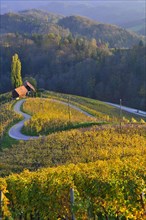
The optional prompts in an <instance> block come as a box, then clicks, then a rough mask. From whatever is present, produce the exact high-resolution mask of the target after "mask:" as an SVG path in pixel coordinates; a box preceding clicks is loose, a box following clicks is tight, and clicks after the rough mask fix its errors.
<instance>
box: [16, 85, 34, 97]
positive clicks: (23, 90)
mask: <svg viewBox="0 0 146 220" xmlns="http://www.w3.org/2000/svg"><path fill="white" fill-rule="evenodd" d="M31 92H35V88H34V87H33V86H32V85H31V84H30V83H29V82H28V81H26V82H25V83H24V85H23V86H20V87H18V88H16V89H14V90H13V91H12V97H13V98H24V97H26V96H27V95H28V94H29V93H31Z"/></svg>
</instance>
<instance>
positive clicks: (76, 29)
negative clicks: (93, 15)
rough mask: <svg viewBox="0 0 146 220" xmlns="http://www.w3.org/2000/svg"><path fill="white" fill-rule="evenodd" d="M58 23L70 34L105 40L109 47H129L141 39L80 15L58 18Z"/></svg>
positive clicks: (116, 27)
mask: <svg viewBox="0 0 146 220" xmlns="http://www.w3.org/2000/svg"><path fill="white" fill-rule="evenodd" d="M59 25H61V26H62V27H64V28H68V29H69V30H70V31H71V33H72V34H74V35H81V36H86V37H88V38H89V39H91V38H95V39H96V40H97V41H99V40H101V41H103V42H107V43H108V44H109V46H110V47H118V48H121V47H126V48H129V47H131V46H133V45H135V44H137V43H138V42H139V40H140V39H143V38H142V37H140V36H139V35H137V34H135V33H133V32H129V31H127V30H125V29H123V28H121V27H118V26H116V25H111V24H103V23H98V22H95V21H93V20H90V19H88V18H85V17H81V16H69V17H65V18H62V19H60V20H59Z"/></svg>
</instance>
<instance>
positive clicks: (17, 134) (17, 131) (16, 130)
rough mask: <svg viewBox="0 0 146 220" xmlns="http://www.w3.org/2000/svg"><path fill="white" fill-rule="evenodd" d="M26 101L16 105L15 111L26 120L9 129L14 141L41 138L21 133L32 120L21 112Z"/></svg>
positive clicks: (23, 100) (75, 107)
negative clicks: (26, 123) (28, 121)
mask: <svg viewBox="0 0 146 220" xmlns="http://www.w3.org/2000/svg"><path fill="white" fill-rule="evenodd" d="M25 101H26V100H25V99H22V100H19V101H18V102H17V103H16V104H15V105H14V111H15V112H16V113H18V114H21V115H22V116H23V117H24V119H23V120H22V121H20V122H18V123H17V124H15V125H13V126H12V127H11V128H10V129H9V132H8V134H9V136H10V137H11V138H13V139H16V140H25V141H27V140H30V139H37V138H39V136H27V135H24V134H22V133H21V130H22V127H23V126H24V123H25V122H26V121H27V120H29V119H30V118H31V116H30V115H28V114H26V113H24V112H22V111H21V105H22V104H23V103H24V102H25ZM51 101H54V102H59V103H61V104H65V105H68V103H66V102H63V101H58V100H51ZM69 106H70V107H71V108H73V109H76V110H77V111H79V112H81V113H83V114H85V115H87V116H89V117H92V118H94V116H92V115H91V114H89V113H87V112H85V111H83V110H81V109H80V108H78V107H77V106H74V105H72V104H69Z"/></svg>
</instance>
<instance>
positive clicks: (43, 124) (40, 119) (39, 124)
mask: <svg viewBox="0 0 146 220" xmlns="http://www.w3.org/2000/svg"><path fill="white" fill-rule="evenodd" d="M23 111H25V112H27V113H28V114H30V115H32V117H31V119H30V120H29V121H28V122H26V123H25V126H24V129H23V131H24V133H26V134H29V135H38V134H48V133H50V132H55V131H57V130H64V129H68V128H72V127H75V126H84V125H88V124H89V125H91V124H96V120H95V119H94V118H91V117H89V116H86V115H84V114H83V113H81V112H79V111H77V110H75V109H73V108H70V107H69V106H67V105H64V104H62V103H58V102H55V100H51V99H38V98H36V99H32V98H31V99H27V101H26V102H25V103H24V104H23Z"/></svg>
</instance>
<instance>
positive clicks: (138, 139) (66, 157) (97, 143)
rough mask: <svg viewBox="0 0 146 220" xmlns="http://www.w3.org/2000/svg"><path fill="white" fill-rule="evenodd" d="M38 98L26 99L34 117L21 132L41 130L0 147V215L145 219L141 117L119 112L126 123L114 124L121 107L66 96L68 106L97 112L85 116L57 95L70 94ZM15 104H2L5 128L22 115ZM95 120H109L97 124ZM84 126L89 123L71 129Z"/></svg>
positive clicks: (145, 129) (43, 219)
mask: <svg viewBox="0 0 146 220" xmlns="http://www.w3.org/2000/svg"><path fill="white" fill-rule="evenodd" d="M43 96H44V97H43V98H28V99H27V100H26V102H25V103H24V104H23V111H25V112H27V113H29V114H30V115H32V118H31V119H30V120H29V121H28V122H27V123H26V124H25V127H24V130H23V132H25V133H27V132H28V133H29V134H30V133H31V134H32V135H33V134H36V133H37V134H40V138H39V139H36V140H29V141H17V143H14V144H13V145H12V146H11V147H10V148H4V147H3V146H1V151H0V176H1V178H0V192H1V194H0V195H1V196H0V200H1V205H0V217H1V216H3V217H2V219H4V220H6V219H7V220H20V219H21V220H57V219H58V220H59V219H60V220H71V219H76V220H144V219H146V198H145V193H146V188H145V187H146V186H145V182H146V169H145V167H146V148H145V147H146V124H145V123H144V120H143V119H141V118H140V117H133V115H131V114H128V113H124V112H123V117H125V119H126V120H127V121H128V120H129V121H128V123H126V120H125V121H124V120H122V123H119V122H121V121H120V120H121V119H120V118H119V110H117V109H115V108H113V107H111V106H108V105H106V104H104V103H102V102H99V101H96V100H90V99H86V98H82V97H76V96H71V95H70V100H69V101H70V103H71V104H74V105H76V106H78V107H79V108H81V109H83V110H84V111H87V112H88V113H90V114H92V115H94V116H95V118H93V117H88V116H86V115H85V114H83V113H81V112H79V111H77V110H75V109H72V108H69V106H68V105H64V104H62V103H59V102H55V101H54V99H58V100H60V101H61V100H62V101H66V102H67V101H68V96H67V95H63V94H57V93H56V94H55V93H51V92H45V93H44V94H43ZM13 104H14V102H13V101H12V102H9V103H5V104H1V116H0V117H1V129H2V131H3V132H4V134H5V133H6V132H7V127H8V126H9V123H10V124H11V123H12V122H14V121H15V120H18V119H20V116H19V115H17V114H15V113H14V112H13V110H12V106H13ZM106 108H107V112H106ZM119 119H120V120H119ZM99 122H108V123H100V126H99V124H98V123H99ZM138 122H139V123H138ZM83 124H88V126H78V127H77V128H78V129H77V128H76V129H75V125H83ZM90 125H92V126H90ZM71 126H72V127H71ZM73 126H74V127H73ZM65 127H66V128H67V129H64V128H65ZM71 128H74V129H71ZM56 131H57V132H56ZM44 134H46V135H44ZM47 134H48V135H47ZM2 145H3V142H2ZM71 190H72V192H74V193H73V195H72V194H71ZM72 196H73V198H72Z"/></svg>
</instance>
